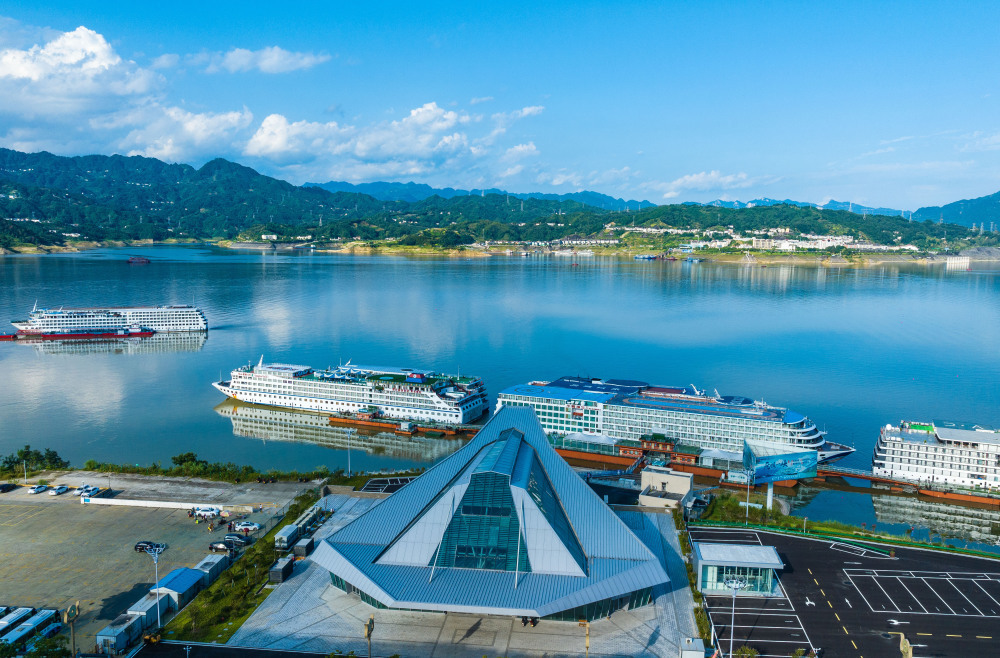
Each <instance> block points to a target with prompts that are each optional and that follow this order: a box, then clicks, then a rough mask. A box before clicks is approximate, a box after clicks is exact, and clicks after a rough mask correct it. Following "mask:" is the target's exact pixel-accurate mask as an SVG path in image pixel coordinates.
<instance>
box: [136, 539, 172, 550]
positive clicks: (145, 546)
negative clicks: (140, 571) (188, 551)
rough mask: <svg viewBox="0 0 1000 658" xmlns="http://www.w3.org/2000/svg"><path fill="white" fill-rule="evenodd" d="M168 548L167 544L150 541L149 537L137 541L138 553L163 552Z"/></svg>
mask: <svg viewBox="0 0 1000 658" xmlns="http://www.w3.org/2000/svg"><path fill="white" fill-rule="evenodd" d="M166 548H167V545H166V544H161V543H160V542H156V541H149V540H148V539H143V540H142V541H138V542H136V543H135V552H136V553H162V552H163V551H165V550H166Z"/></svg>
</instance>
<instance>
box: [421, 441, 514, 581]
mask: <svg viewBox="0 0 1000 658" xmlns="http://www.w3.org/2000/svg"><path fill="white" fill-rule="evenodd" d="M497 445H502V442H498V444H497ZM484 461H485V460H484ZM431 565H435V566H437V567H458V568H460V569H496V570H499V571H514V570H515V565H516V569H517V571H520V572H522V573H523V572H527V571H531V565H530V564H529V563H528V549H527V547H526V546H525V544H524V537H523V536H522V535H521V526H520V523H519V522H518V518H517V513H516V512H515V511H514V498H513V497H512V496H511V494H510V476H507V475H501V474H499V473H493V472H485V473H474V474H473V475H472V478H471V480H470V482H469V487H468V488H467V489H466V490H465V495H464V496H462V502H461V503H460V504H459V505H458V506H456V508H455V513H454V514H453V515H452V519H451V523H450V524H449V525H448V529H447V530H445V533H444V538H443V539H442V540H441V545H440V547H439V548H438V550H437V551H436V554H435V557H434V558H432V559H431V564H429V565H428V566H431Z"/></svg>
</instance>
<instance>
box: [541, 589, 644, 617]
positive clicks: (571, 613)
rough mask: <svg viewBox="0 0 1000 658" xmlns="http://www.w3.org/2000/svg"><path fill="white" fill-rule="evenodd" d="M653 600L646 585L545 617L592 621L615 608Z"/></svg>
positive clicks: (638, 605) (639, 604)
mask: <svg viewBox="0 0 1000 658" xmlns="http://www.w3.org/2000/svg"><path fill="white" fill-rule="evenodd" d="M652 600H653V589H652V588H651V587H647V588H645V589H639V590H636V591H634V592H632V593H631V594H626V595H625V596H616V597H614V598H610V599H603V600H601V601H595V602H593V603H589V604H587V605H581V606H579V607H577V608H570V609H569V610H563V611H562V612H557V613H555V614H551V615H547V616H546V617H545V619H550V620H552V621H580V620H581V619H586V620H587V621H594V620H595V619H603V618H604V617H608V616H610V615H611V613H612V612H615V611H616V610H632V609H634V608H638V607H640V606H644V605H648V604H649V603H650V602H651V601H652Z"/></svg>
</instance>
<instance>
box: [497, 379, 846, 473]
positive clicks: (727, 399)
mask: <svg viewBox="0 0 1000 658" xmlns="http://www.w3.org/2000/svg"><path fill="white" fill-rule="evenodd" d="M502 405H515V406H525V407H531V408H533V409H534V410H535V413H536V414H537V415H538V418H539V420H540V421H541V423H542V427H543V428H544V429H545V432H546V433H548V434H549V435H550V436H567V435H584V436H586V435H595V436H598V437H601V436H603V437H609V438H610V439H611V440H612V441H615V440H632V441H637V440H640V439H641V438H642V437H643V436H649V435H657V434H659V435H662V436H663V437H665V438H666V439H668V440H669V441H672V442H674V443H676V444H678V445H686V446H693V447H696V448H700V449H703V450H706V451H710V454H712V455H714V456H715V457H716V458H718V459H723V460H728V461H729V462H733V463H735V462H742V460H743V444H744V441H745V440H746V439H751V440H754V441H763V442H768V443H777V444H785V445H788V446H790V447H794V448H799V449H801V448H809V449H813V450H817V451H819V455H818V460H819V462H820V463H829V462H832V461H835V460H837V459H840V458H842V457H846V456H847V455H849V454H851V453H852V452H854V448H852V447H850V446H845V445H840V444H837V443H833V442H832V441H827V440H826V438H825V435H826V432H823V431H821V430H819V429H818V428H817V427H816V424H815V423H813V422H812V421H811V420H809V419H808V418H806V417H805V416H803V415H802V414H800V413H797V412H795V411H790V410H788V409H783V408H781V407H772V406H771V405H768V404H765V403H763V402H756V401H754V400H751V399H749V398H744V397H738V396H720V395H719V394H718V393H716V394H715V395H714V396H710V395H707V394H706V393H705V392H704V391H700V390H698V389H697V388H695V387H694V386H680V387H677V386H652V385H650V384H648V383H646V382H640V381H632V380H623V379H608V380H600V379H590V378H584V377H563V378H561V379H557V380H555V381H551V382H531V383H530V384H521V385H517V386H511V387H510V388H507V389H505V390H503V391H501V392H500V395H499V398H498V400H497V408H498V409H499V408H500V407H501V406H502Z"/></svg>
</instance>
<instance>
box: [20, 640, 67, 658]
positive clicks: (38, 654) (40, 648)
mask: <svg viewBox="0 0 1000 658" xmlns="http://www.w3.org/2000/svg"><path fill="white" fill-rule="evenodd" d="M70 655H71V654H70V650H69V648H68V647H67V646H66V637H65V636H63V635H56V636H55V637H48V638H45V639H44V640H39V641H38V642H36V643H35V646H34V647H33V648H32V649H31V651H29V652H28V653H26V654H24V657H25V658H70Z"/></svg>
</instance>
